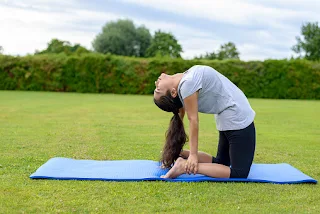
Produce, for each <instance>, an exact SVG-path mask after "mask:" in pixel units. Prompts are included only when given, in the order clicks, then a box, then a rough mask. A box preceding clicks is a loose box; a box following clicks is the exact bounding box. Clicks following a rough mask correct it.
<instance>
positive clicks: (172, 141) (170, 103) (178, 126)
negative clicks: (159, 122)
mask: <svg viewBox="0 0 320 214" xmlns="http://www.w3.org/2000/svg"><path fill="white" fill-rule="evenodd" d="M154 103H155V104H156V105H157V106H158V107H159V108H160V109H162V110H163V111H167V112H173V117H172V118H171V120H170V125H169V128H168V131H167V132H166V142H165V144H164V148H163V151H162V158H161V162H162V165H163V166H164V167H165V168H170V167H171V166H172V164H173V163H174V162H175V161H176V160H177V159H178V157H179V155H180V153H181V151H182V148H183V146H184V144H185V143H186V141H187V138H188V137H187V135H186V132H185V130H184V126H183V121H182V120H181V118H180V116H179V109H180V108H181V107H182V103H181V101H180V99H179V96H177V97H175V98H173V97H172V96H171V94H170V91H168V92H167V94H166V95H164V96H162V97H160V98H159V99H158V100H156V99H154Z"/></svg>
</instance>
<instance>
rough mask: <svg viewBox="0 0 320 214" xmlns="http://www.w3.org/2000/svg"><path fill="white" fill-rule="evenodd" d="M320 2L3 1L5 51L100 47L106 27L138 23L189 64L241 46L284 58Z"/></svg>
mask: <svg viewBox="0 0 320 214" xmlns="http://www.w3.org/2000/svg"><path fill="white" fill-rule="evenodd" d="M318 1H319V0H223V1H222V0H175V1H173V0H90V1H88V0H0V46H2V47H3V49H4V54H10V55H22V56H23V55H26V54H33V53H34V52H35V51H36V50H43V49H45V48H46V47H47V43H48V42H49V41H50V40H51V39H53V38H57V39H60V40H64V41H69V42H71V43H72V44H75V43H80V44H81V45H83V46H85V47H86V48H88V49H92V41H93V40H94V38H95V37H96V35H97V34H98V33H100V32H101V30H102V27H103V25H105V24H106V23H107V22H110V21H117V20H118V19H130V20H132V21H133V22H134V24H135V25H136V26H141V25H144V26H145V27H146V28H148V29H149V30H150V32H151V34H152V35H153V34H154V32H155V31H157V30H161V31H164V32H170V33H172V34H173V35H174V36H175V37H176V38H177V40H178V41H179V44H180V45H181V46H182V49H183V53H182V54H181V55H182V57H183V58H185V59H192V58H193V57H195V56H199V55H200V54H205V53H206V52H213V51H217V50H218V49H219V47H220V45H222V44H225V43H227V42H233V43H235V45H236V47H237V48H238V50H239V52H240V59H242V60H246V61H249V60H265V59H284V58H290V57H291V56H295V54H294V52H293V51H292V50H291V48H292V46H293V45H295V44H296V36H299V35H300V30H301V26H302V25H303V24H304V23H306V22H317V21H320V13H319V11H320V4H319V3H317V2H318Z"/></svg>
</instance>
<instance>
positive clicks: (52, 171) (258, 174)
mask: <svg viewBox="0 0 320 214" xmlns="http://www.w3.org/2000/svg"><path fill="white" fill-rule="evenodd" d="M167 172H168V170H167V169H161V168H160V163H159V162H156V161H151V160H114V161H97V160H75V159H70V158H52V159H50V160H49V161H48V162H46V163H45V164H44V165H42V166H41V167H40V168H39V169H38V170H37V171H36V172H35V173H33V174H32V175H31V176H30V178H32V179H58V180H104V181H158V180H159V181H160V180H161V181H170V182H199V181H215V182H228V181H233V182H262V183H277V184H295V183H317V181H316V180H315V179H313V178H311V177H309V176H307V175H305V174H303V173H302V172H301V171H299V170H298V169H296V168H294V167H292V166H291V165H289V164H286V163H280V164H253V165H252V167H251V170H250V173H249V176H248V178H247V179H235V178H229V179H225V178H211V177H207V176H204V175H201V174H196V175H188V174H183V175H181V176H179V177H177V178H175V179H163V178H161V177H160V176H161V175H164V174H166V173H167Z"/></svg>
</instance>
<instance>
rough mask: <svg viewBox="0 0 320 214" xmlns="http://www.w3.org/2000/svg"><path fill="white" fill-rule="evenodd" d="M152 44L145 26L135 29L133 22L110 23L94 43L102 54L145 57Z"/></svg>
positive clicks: (94, 47)
mask: <svg viewBox="0 0 320 214" xmlns="http://www.w3.org/2000/svg"><path fill="white" fill-rule="evenodd" d="M150 42H151V34H150V32H149V30H148V29H147V28H145V27H144V26H140V27H137V28H136V27H135V25H134V24H133V22H132V21H131V20H121V19H120V20H118V21H116V22H109V23H107V24H106V25H105V26H104V27H103V28H102V32H101V33H99V34H98V35H97V36H96V38H95V39H94V41H93V42H92V46H93V49H94V50H95V51H97V52H100V53H112V54H116V55H123V56H137V57H145V54H146V49H147V48H148V47H149V45H150Z"/></svg>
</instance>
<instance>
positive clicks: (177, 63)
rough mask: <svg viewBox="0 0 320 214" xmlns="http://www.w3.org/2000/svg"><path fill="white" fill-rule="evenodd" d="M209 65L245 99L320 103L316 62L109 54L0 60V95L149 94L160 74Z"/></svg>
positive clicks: (318, 72)
mask: <svg viewBox="0 0 320 214" xmlns="http://www.w3.org/2000/svg"><path fill="white" fill-rule="evenodd" d="M196 64H202V65H209V66H211V67H213V68H215V69H216V70H218V71H219V72H221V73H222V74H224V75H225V76H226V77H228V78H229V79H230V80H231V81H232V82H234V83H235V84H236V85H237V86H238V87H239V88H240V89H241V90H243V92H244V93H245V94H246V95H247V96H248V97H255V98H280V99H286V98H290V99H320V63H316V62H310V61H306V60H266V61H264V62H260V61H251V62H243V61H239V60H225V61H215V60H213V61H212V60H208V61H206V60H182V59H157V58H153V59H142V58H128V57H119V56H112V55H101V54H85V55H81V56H65V55H37V56H25V57H13V56H3V55H2V56H0V90H32V91H63V92H86V93H118V94H152V93H153V90H154V81H155V80H156V79H157V77H158V76H159V75H160V74H161V73H162V72H165V73H168V74H174V73H178V72H183V71H185V70H187V69H188V68H190V67H191V66H193V65H196Z"/></svg>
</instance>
